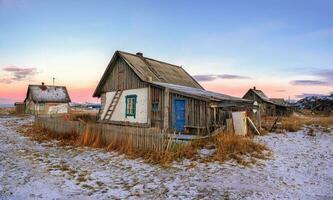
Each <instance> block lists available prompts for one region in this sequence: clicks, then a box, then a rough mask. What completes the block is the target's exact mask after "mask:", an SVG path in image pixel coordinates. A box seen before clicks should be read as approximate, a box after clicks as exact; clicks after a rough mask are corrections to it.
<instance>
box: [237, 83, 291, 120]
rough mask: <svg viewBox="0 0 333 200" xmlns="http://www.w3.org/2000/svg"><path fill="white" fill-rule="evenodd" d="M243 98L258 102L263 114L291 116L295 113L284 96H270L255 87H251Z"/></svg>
mask: <svg viewBox="0 0 333 200" xmlns="http://www.w3.org/2000/svg"><path fill="white" fill-rule="evenodd" d="M243 99H248V100H252V101H255V102H257V103H258V105H259V109H260V113H261V115H262V116H265V115H266V116H289V115H291V114H292V113H293V109H292V106H291V105H289V104H288V103H287V102H286V101H285V100H284V99H282V98H268V97H267V96H266V94H265V93H264V92H263V91H261V90H258V89H256V87H253V89H252V88H251V89H249V90H248V91H247V92H246V93H245V95H244V96H243Z"/></svg>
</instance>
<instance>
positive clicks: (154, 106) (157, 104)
mask: <svg viewBox="0 0 333 200" xmlns="http://www.w3.org/2000/svg"><path fill="white" fill-rule="evenodd" d="M151 108H152V110H153V112H158V111H159V110H160V109H159V108H160V104H159V102H158V101H154V102H153V104H152V106H151Z"/></svg>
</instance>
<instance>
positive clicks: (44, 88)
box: [24, 83, 71, 115]
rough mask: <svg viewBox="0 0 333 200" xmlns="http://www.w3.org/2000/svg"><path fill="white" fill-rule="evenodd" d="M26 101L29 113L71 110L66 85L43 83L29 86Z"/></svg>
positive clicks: (62, 112)
mask: <svg viewBox="0 0 333 200" xmlns="http://www.w3.org/2000/svg"><path fill="white" fill-rule="evenodd" d="M24 102H25V113H27V114H33V115H40V114H64V113H68V112H69V102H71V100H70V98H69V95H68V92H67V89H66V87H64V86H49V85H44V83H42V85H29V86H28V91H27V94H26V98H25V100H24Z"/></svg>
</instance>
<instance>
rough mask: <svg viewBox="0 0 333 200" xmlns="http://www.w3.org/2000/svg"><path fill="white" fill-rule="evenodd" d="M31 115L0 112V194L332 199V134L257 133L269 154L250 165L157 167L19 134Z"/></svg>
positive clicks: (25, 196) (1, 196)
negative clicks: (2, 114)
mask: <svg viewBox="0 0 333 200" xmlns="http://www.w3.org/2000/svg"><path fill="white" fill-rule="evenodd" d="M31 121H32V119H31V118H25V119H22V118H14V117H8V116H7V117H0V199H24V200H25V199H124V198H126V199H223V198H225V199H333V145H332V144H333V132H331V133H319V132H318V133H316V135H315V136H308V135H307V134H306V133H304V132H298V133H288V134H270V135H268V136H263V137H260V138H257V139H258V140H260V141H262V142H264V143H266V144H267V145H268V146H269V147H270V148H271V149H272V150H273V158H272V159H270V160H264V161H261V162H260V163H258V164H257V165H255V166H252V167H242V166H239V165H237V164H235V163H233V162H228V163H225V164H219V163H197V162H193V161H188V160H186V161H184V162H182V163H175V164H174V165H173V166H172V167H170V168H161V167H159V166H155V165H150V164H146V163H144V162H143V161H141V160H139V159H137V160H131V159H127V158H125V157H124V156H122V155H117V154H116V153H113V152H104V151H101V150H94V149H90V148H72V147H70V146H68V147H61V146H57V145H56V142H54V141H51V142H47V143H42V144H39V143H37V142H35V141H32V140H30V139H29V138H26V137H23V136H21V135H20V134H18V133H17V132H16V129H17V127H18V126H20V125H21V124H24V123H31ZM193 166H194V167H193Z"/></svg>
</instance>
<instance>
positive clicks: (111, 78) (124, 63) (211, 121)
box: [93, 51, 252, 133]
mask: <svg viewBox="0 0 333 200" xmlns="http://www.w3.org/2000/svg"><path fill="white" fill-rule="evenodd" d="M93 96H94V97H100V98H101V110H100V112H99V122H101V123H111V124H118V125H126V126H140V127H158V128H161V129H163V130H166V131H170V132H172V131H177V132H189V133H208V132H210V131H211V130H213V129H214V127H215V126H216V125H217V124H220V123H223V119H224V117H226V116H228V115H223V113H222V112H223V110H224V109H226V108H228V109H229V110H231V109H236V110H237V109H245V108H243V107H242V106H237V105H243V106H244V105H252V101H249V100H244V99H241V98H236V97H231V96H228V95H224V94H219V93H215V92H209V91H206V90H205V89H204V88H203V87H202V86H201V85H200V84H199V83H198V82H197V81H196V80H195V79H194V78H193V77H191V76H190V75H189V74H188V73H187V72H186V71H185V70H184V69H183V68H182V67H180V66H177V65H173V64H169V63H166V62H162V61H158V60H155V59H151V58H147V57H144V56H143V54H142V53H137V54H131V53H127V52H122V51H116V52H115V54H114V55H113V57H112V59H111V61H110V62H109V64H108V66H107V69H106V70H105V72H104V74H103V76H102V78H101V80H100V82H99V84H98V86H97V88H96V90H95V92H94V94H93ZM233 106H236V107H233ZM229 116H230V115H229Z"/></svg>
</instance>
